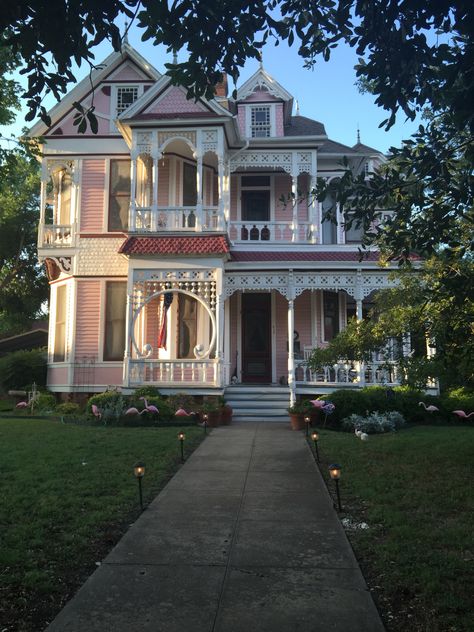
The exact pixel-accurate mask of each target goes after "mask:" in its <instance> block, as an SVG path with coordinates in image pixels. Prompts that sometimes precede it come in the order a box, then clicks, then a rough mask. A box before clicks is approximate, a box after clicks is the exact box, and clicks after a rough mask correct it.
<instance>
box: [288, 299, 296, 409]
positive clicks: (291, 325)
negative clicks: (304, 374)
mask: <svg viewBox="0 0 474 632" xmlns="http://www.w3.org/2000/svg"><path fill="white" fill-rule="evenodd" d="M294 331H295V302H294V300H293V299H289V300H288V386H289V387H290V406H293V404H294V403H295V401H296V392H295V391H296V384H295V353H294V348H293V332H294Z"/></svg>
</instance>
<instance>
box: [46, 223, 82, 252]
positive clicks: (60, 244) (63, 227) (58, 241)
mask: <svg viewBox="0 0 474 632" xmlns="http://www.w3.org/2000/svg"><path fill="white" fill-rule="evenodd" d="M72 237H73V229H72V226H71V224H40V227H39V238H38V244H39V246H40V247H42V248H68V247H70V246H72Z"/></svg>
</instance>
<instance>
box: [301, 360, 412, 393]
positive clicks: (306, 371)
mask: <svg viewBox="0 0 474 632" xmlns="http://www.w3.org/2000/svg"><path fill="white" fill-rule="evenodd" d="M401 378H402V374H401V370H400V367H399V366H398V364H397V362H395V361H394V360H391V361H388V362H387V361H384V362H380V361H373V362H368V363H361V364H356V365H348V364H347V363H340V364H336V365H334V366H326V367H323V368H322V369H321V370H319V371H312V370H311V369H310V368H309V367H308V365H307V363H306V362H305V361H301V362H299V363H297V364H296V367H295V379H296V382H297V384H307V385H311V386H312V385H316V386H317V385H326V384H330V385H334V386H340V387H362V386H374V385H377V386H397V385H399V384H401Z"/></svg>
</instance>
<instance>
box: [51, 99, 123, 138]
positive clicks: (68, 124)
mask: <svg viewBox="0 0 474 632" xmlns="http://www.w3.org/2000/svg"><path fill="white" fill-rule="evenodd" d="M82 106H83V107H84V108H86V109H87V108H88V107H89V106H90V99H86V100H85V101H82ZM106 113H107V112H104V114H106ZM76 114H77V112H76V110H73V111H72V112H71V114H68V115H67V116H65V117H64V118H63V119H62V120H61V121H59V123H58V124H57V125H55V126H54V127H53V128H52V129H51V131H50V132H48V133H47V134H46V136H61V135H64V136H76V135H77V136H78V137H79V138H84V136H94V134H93V133H92V131H91V128H90V126H89V125H88V126H87V131H86V133H85V134H78V132H77V125H74V122H73V119H74V116H75V115H76ZM95 114H96V116H97V122H98V127H99V129H98V131H97V133H98V134H100V135H101V136H103V135H106V134H110V133H113V134H118V132H117V131H116V130H114V131H113V132H111V131H110V121H109V119H108V118H107V119H106V118H102V117H101V116H100V111H96V112H95ZM58 132H59V134H58Z"/></svg>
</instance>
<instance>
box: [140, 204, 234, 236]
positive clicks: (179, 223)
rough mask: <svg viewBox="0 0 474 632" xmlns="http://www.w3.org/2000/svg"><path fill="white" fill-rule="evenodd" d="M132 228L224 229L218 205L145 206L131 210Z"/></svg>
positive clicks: (161, 229) (159, 230)
mask: <svg viewBox="0 0 474 632" xmlns="http://www.w3.org/2000/svg"><path fill="white" fill-rule="evenodd" d="M130 230H131V231H138V232H146V233H156V232H162V231H163V232H166V231H169V232H171V231H172V232H177V231H178V232H179V231H183V232H189V231H191V232H200V231H220V230H223V218H222V217H221V216H220V215H219V209H218V207H217V206H204V207H203V208H202V209H199V208H198V207H196V206H166V207H165V206H158V207H151V206H143V207H137V208H136V209H135V211H134V212H133V211H132V212H131V217H130Z"/></svg>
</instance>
